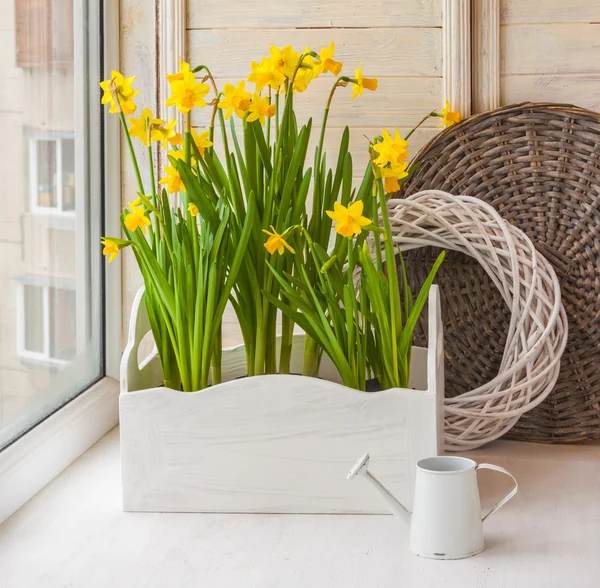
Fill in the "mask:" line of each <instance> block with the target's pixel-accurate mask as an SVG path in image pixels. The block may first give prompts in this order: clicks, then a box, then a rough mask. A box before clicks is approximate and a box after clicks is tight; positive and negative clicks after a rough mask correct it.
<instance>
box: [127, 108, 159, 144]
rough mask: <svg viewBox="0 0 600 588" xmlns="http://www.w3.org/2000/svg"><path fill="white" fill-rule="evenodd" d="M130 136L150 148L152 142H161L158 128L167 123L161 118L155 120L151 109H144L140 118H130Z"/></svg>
mask: <svg viewBox="0 0 600 588" xmlns="http://www.w3.org/2000/svg"><path fill="white" fill-rule="evenodd" d="M129 124H130V125H131V127H130V128H129V134H130V135H131V136H132V137H136V138H137V139H139V140H140V141H141V142H142V145H144V147H148V145H150V142H154V141H160V140H161V135H160V133H159V132H158V128H159V127H160V126H161V125H164V124H165V121H164V120H162V119H160V118H154V115H153V114H152V111H151V110H150V109H149V108H144V110H142V114H141V116H140V117H139V118H130V119H129Z"/></svg>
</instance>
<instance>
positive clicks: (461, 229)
mask: <svg viewBox="0 0 600 588" xmlns="http://www.w3.org/2000/svg"><path fill="white" fill-rule="evenodd" d="M388 207H389V210H390V222H391V228H392V233H393V235H394V242H395V243H396V244H398V245H399V246H400V248H401V249H402V250H403V251H408V250H411V249H414V248H420V247H422V246H423V245H434V246H440V247H443V248H444V249H446V250H451V251H460V252H463V253H466V254H467V255H469V256H471V257H472V258H473V259H475V260H477V262H478V263H479V264H480V265H481V267H482V268H483V269H484V271H485V272H486V274H487V275H488V276H489V277H490V280H491V281H492V282H493V284H494V286H495V287H496V289H497V291H498V292H499V293H500V294H501V296H502V299H503V300H504V303H505V305H506V307H507V308H508V309H509V310H510V313H511V315H510V320H509V321H508V336H507V338H506V343H505V348H504V353H503V357H502V361H501V363H500V369H499V370H498V374H497V375H496V377H494V378H492V379H491V380H490V381H487V382H484V383H482V384H481V385H480V386H478V387H477V388H475V389H473V390H470V391H468V392H464V393H462V394H460V395H458V396H454V397H453V398H445V399H444V406H445V427H444V432H445V439H446V449H448V450H450V451H458V450H461V449H474V448H475V447H479V446H480V445H483V444H484V443H487V442H488V441H492V440H494V439H497V438H498V437H500V436H502V435H503V434H504V433H506V432H507V431H508V430H510V429H511V428H512V427H513V426H514V424H515V423H516V422H517V420H518V419H519V417H520V416H521V415H523V414H524V413H525V412H527V411H529V410H531V409H532V408H533V407H534V406H536V405H538V404H539V403H540V402H542V401H543V400H544V399H545V398H546V396H547V395H548V394H549V393H550V391H551V390H552V388H553V387H554V384H555V382H556V379H557V378H558V373H559V369H560V357H561V355H562V353H563V350H564V348H565V345H566V342H567V317H566V314H565V311H564V308H563V307H562V304H561V301H560V285H559V283H558V278H557V276H556V273H555V272H554V270H553V269H552V266H551V265H550V263H549V262H548V261H546V259H545V258H544V257H543V256H542V255H541V254H539V253H538V252H537V251H536V250H535V247H534V245H533V243H532V242H531V240H530V239H529V238H528V237H527V235H525V233H523V231H521V230H519V229H517V228H516V227H514V226H513V225H511V224H510V223H507V222H506V221H504V220H502V218H501V217H500V215H499V214H498V213H497V212H496V211H495V210H494V208H492V207H491V206H490V205H489V204H486V203H485V202H483V201H481V200H478V199H477V198H473V197H471V196H452V195H450V194H447V193H445V192H441V191H439V190H426V191H424V192H419V193H417V194H414V195H412V196H409V197H408V198H406V199H392V200H390V201H389V203H388Z"/></svg>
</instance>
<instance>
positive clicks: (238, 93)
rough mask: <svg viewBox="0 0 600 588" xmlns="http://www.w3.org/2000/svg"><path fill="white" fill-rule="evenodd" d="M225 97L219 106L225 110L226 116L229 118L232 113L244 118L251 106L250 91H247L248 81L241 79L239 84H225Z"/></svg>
mask: <svg viewBox="0 0 600 588" xmlns="http://www.w3.org/2000/svg"><path fill="white" fill-rule="evenodd" d="M223 94H224V98H223V100H221V102H219V108H222V109H223V110H225V118H226V119H228V118H229V117H230V116H231V115H232V113H233V112H234V111H235V113H236V114H237V115H238V116H239V117H240V118H242V119H243V118H244V117H245V116H246V112H247V111H248V108H250V97H251V96H250V92H247V91H246V82H245V81H244V80H241V81H240V83H239V84H238V85H237V86H234V85H233V84H225V86H223Z"/></svg>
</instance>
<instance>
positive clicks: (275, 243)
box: [263, 225, 296, 255]
mask: <svg viewBox="0 0 600 588" xmlns="http://www.w3.org/2000/svg"><path fill="white" fill-rule="evenodd" d="M263 233H266V234H267V235H269V238H268V239H267V242H266V243H265V249H266V250H267V251H268V252H269V253H270V254H271V255H273V254H274V253H275V251H277V253H279V255H283V251H284V249H287V250H288V251H289V252H290V253H296V252H295V251H294V249H293V248H292V247H290V245H288V243H287V241H286V240H285V239H284V238H283V236H282V235H280V234H279V233H278V232H277V231H276V230H275V227H274V226H273V225H271V230H270V231H267V229H263Z"/></svg>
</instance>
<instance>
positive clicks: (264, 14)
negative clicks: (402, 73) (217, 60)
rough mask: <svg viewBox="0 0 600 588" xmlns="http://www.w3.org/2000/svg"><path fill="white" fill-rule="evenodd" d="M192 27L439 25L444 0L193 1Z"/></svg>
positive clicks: (191, 12) (190, 16) (189, 23)
mask: <svg viewBox="0 0 600 588" xmlns="http://www.w3.org/2000/svg"><path fill="white" fill-rule="evenodd" d="M188 15H189V16H188V27H189V28H190V29H228V28H260V29H266V28H302V29H306V28H328V27H329V28H346V27H360V28H362V27H364V26H365V21H368V26H370V27H439V26H441V24H442V10H441V0H373V1H371V2H369V1H367V0H348V1H346V2H340V1H339V0H304V1H303V2H298V1H297V0H246V1H245V2H223V1H222V0H192V1H191V2H190V6H189V10H188Z"/></svg>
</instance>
